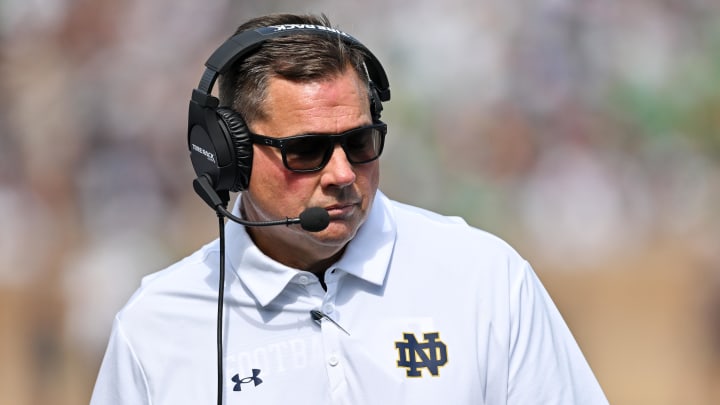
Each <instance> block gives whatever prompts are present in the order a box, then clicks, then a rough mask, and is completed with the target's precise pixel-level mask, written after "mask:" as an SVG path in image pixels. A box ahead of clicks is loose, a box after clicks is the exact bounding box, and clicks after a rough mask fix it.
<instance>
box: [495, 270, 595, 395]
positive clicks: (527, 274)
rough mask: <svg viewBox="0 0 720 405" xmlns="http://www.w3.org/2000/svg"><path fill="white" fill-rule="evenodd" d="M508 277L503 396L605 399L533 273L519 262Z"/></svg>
mask: <svg viewBox="0 0 720 405" xmlns="http://www.w3.org/2000/svg"><path fill="white" fill-rule="evenodd" d="M512 277H513V278H514V280H510V282H511V283H510V297H511V299H510V317H511V327H510V328H511V330H510V352H509V355H510V357H509V369H508V374H509V375H508V401H507V403H508V404H510V405H521V404H532V403H534V404H568V405H569V404H586V405H593V404H607V403H608V401H607V399H606V398H605V395H604V394H603V392H602V389H601V388H600V385H599V383H598V382H597V380H596V378H595V376H594V375H593V372H592V370H591V369H590V366H589V365H588V363H587V361H586V360H585V357H584V356H583V354H582V352H581V351H580V348H579V346H578V344H577V342H576V341H575V339H574V337H573V336H572V333H571V332H570V330H569V328H568V326H567V324H566V323H565V321H564V320H563V318H562V316H561V314H560V312H559V311H558V309H557V307H556V306H555V304H554V303H553V301H552V300H551V298H550V296H549V294H548V293H547V291H546V290H545V288H544V287H543V285H542V284H541V282H540V280H539V279H538V277H537V275H536V274H535V272H534V271H533V269H532V268H531V267H530V265H529V264H528V263H527V262H525V263H524V267H523V269H522V271H521V272H519V273H518V274H514V275H513V276H512Z"/></svg>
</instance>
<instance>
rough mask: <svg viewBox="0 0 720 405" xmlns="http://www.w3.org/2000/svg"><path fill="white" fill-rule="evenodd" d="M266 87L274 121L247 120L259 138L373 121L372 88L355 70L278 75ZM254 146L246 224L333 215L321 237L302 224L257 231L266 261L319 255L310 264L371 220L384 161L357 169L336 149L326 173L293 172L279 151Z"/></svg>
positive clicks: (253, 231) (318, 131)
mask: <svg viewBox="0 0 720 405" xmlns="http://www.w3.org/2000/svg"><path fill="white" fill-rule="evenodd" d="M268 90H269V91H268V97H267V102H266V103H265V111H266V112H267V117H268V118H267V119H263V120H258V121H256V122H252V123H249V126H250V129H251V131H252V132H254V133H257V134H262V135H266V136H270V137H277V138H284V137H288V136H293V135H301V134H328V135H329V134H337V133H341V132H344V131H347V130H350V129H353V128H357V127H360V126H363V125H368V124H371V123H372V118H371V115H370V107H369V103H368V97H367V90H366V87H365V85H364V84H363V83H362V81H361V80H360V79H359V78H358V76H357V74H356V73H355V72H354V71H353V70H352V69H347V70H346V71H345V72H344V73H343V74H340V75H338V76H334V77H332V78H329V79H328V78H326V79H323V80H322V81H317V82H310V83H295V82H291V81H287V80H284V79H279V78H272V79H270V82H269V87H268ZM253 148H254V149H253V153H254V155H253V166H252V172H251V177H250V184H249V187H248V189H247V190H246V191H245V192H244V193H243V194H242V199H243V200H242V202H243V204H242V206H243V209H244V215H245V216H246V217H247V219H250V220H256V221H260V220H271V219H283V218H285V217H296V216H298V215H299V214H300V213H301V212H302V211H303V210H305V209H306V208H309V207H314V206H318V207H322V208H324V209H326V210H327V212H328V213H329V214H330V224H329V226H328V227H327V228H326V229H325V230H323V231H321V232H317V233H311V232H307V231H304V230H302V228H300V227H299V226H289V227H282V226H278V227H271V228H270V227H269V228H254V229H251V230H250V232H251V235H252V236H253V239H254V240H255V243H256V244H257V245H258V246H259V247H260V248H261V249H262V250H263V251H264V252H265V253H266V254H268V256H270V257H273V258H275V259H276V260H279V261H281V262H283V261H284V262H286V264H293V263H288V260H280V259H281V258H282V257H283V255H288V254H296V255H301V254H306V255H307V254H308V253H309V254H311V255H318V257H317V258H308V260H309V261H312V260H315V259H322V258H327V257H328V256H329V255H333V254H336V253H338V252H339V251H340V250H341V249H342V248H343V247H344V246H345V244H346V243H347V242H349V241H350V240H351V239H352V238H353V237H354V236H355V233H356V232H357V230H358V228H359V227H360V225H361V224H362V223H363V222H364V221H365V219H366V218H367V215H368V212H369V210H370V207H371V205H372V201H373V198H374V196H375V192H376V190H377V187H378V182H379V163H378V161H377V160H375V161H373V162H369V163H364V164H355V165H354V164H351V163H349V162H348V160H347V156H346V155H345V152H344V151H343V149H342V147H341V146H340V145H339V144H336V145H335V147H334V151H333V154H332V156H331V158H330V161H329V162H328V163H327V165H326V166H325V167H324V168H323V169H321V170H320V171H317V172H312V173H295V172H292V171H290V170H288V169H287V168H285V166H284V165H283V162H282V157H281V154H280V150H279V149H278V148H273V147H269V146H264V145H258V144H255V145H254V146H253ZM282 249H292V252H283V251H282ZM290 261H291V262H292V260H290ZM301 261H302V260H301Z"/></svg>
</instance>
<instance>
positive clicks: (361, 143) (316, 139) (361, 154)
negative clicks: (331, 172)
mask: <svg viewBox="0 0 720 405" xmlns="http://www.w3.org/2000/svg"><path fill="white" fill-rule="evenodd" d="M386 134H387V125H386V124H385V123H384V122H382V121H376V122H375V123H374V124H372V125H367V126H362V127H358V128H354V129H351V130H349V131H345V132H343V133H341V134H336V135H315V134H307V135H295V136H289V137H287V138H271V137H268V136H265V135H258V134H253V133H251V134H250V140H251V141H252V142H253V143H256V144H260V145H266V146H272V147H275V148H279V149H280V152H281V153H282V160H283V164H284V165H285V167H286V168H287V169H288V170H290V171H293V172H296V173H309V172H316V171H318V170H322V168H323V167H325V165H326V164H327V163H328V162H329V161H330V157H331V156H332V154H333V150H334V149H335V144H337V143H339V144H340V146H342V148H343V150H344V151H345V155H346V156H347V159H348V162H350V163H352V164H361V163H368V162H372V161H373V160H375V159H377V158H379V157H380V154H381V153H382V150H383V146H384V145H385V135H386Z"/></svg>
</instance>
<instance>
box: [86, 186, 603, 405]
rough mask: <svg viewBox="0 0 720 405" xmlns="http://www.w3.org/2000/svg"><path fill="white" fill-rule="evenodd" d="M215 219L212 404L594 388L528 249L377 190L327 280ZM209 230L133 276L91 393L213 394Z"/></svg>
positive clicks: (597, 391)
mask: <svg viewBox="0 0 720 405" xmlns="http://www.w3.org/2000/svg"><path fill="white" fill-rule="evenodd" d="M235 212H236V213H237V207H235ZM226 232H227V241H226V247H227V254H226V257H227V260H226V266H227V278H226V291H225V293H226V301H225V302H226V304H225V322H224V331H225V339H224V342H225V348H224V376H225V379H224V396H225V402H224V403H225V404H228V405H230V404H283V405H285V404H293V405H299V404H308V405H323V404H438V403H446V404H453V405H460V404H517V405H528V404H583V405H587V404H606V403H607V400H606V399H605V396H604V395H603V393H602V390H601V388H600V387H599V385H598V383H597V381H596V379H595V377H594V376H593V374H592V372H591V370H590V368H589V367H588V364H587V362H586V361H585V359H584V357H583V355H582V353H581V352H580V350H579V348H578V346H577V344H576V343H575V340H574V339H573V337H572V335H571V333H570V331H569V330H568V328H567V326H566V325H565V322H564V321H563V319H562V318H561V316H560V314H559V312H558V311H557V309H556V307H555V306H554V304H553V303H552V301H551V299H550V297H549V296H548V294H547V293H546V291H545V289H544V288H543V286H542V285H541V284H540V281H539V280H538V278H537V277H536V275H535V274H534V272H533V270H532V269H531V267H530V265H529V264H528V263H527V262H526V261H525V260H523V259H522V258H521V257H520V256H519V255H518V254H517V253H516V252H515V251H514V250H513V249H512V248H511V247H509V246H508V245H507V244H506V243H504V242H503V241H501V240H499V239H498V238H496V237H494V236H492V235H490V234H488V233H486V232H483V231H480V230H477V229H475V228H472V227H470V226H468V225H467V224H465V223H464V222H463V221H462V220H459V219H457V218H449V217H442V216H440V215H437V214H434V213H431V212H428V211H425V210H422V209H419V208H415V207H411V206H407V205H403V204H400V203H397V202H394V201H391V200H389V199H388V198H387V197H385V196H384V195H383V194H382V193H380V192H378V195H377V197H376V199H375V201H374V205H373V208H372V210H371V213H370V215H369V216H368V219H367V221H366V223H365V224H364V225H363V226H362V227H361V228H360V229H359V231H358V233H357V236H356V237H355V239H354V240H353V241H352V242H351V243H350V244H349V245H348V247H347V249H346V252H345V254H344V256H343V257H342V258H341V259H340V260H339V261H338V262H337V263H335V264H334V265H333V266H331V267H330V269H329V270H328V271H327V272H326V274H325V282H326V284H327V292H326V291H325V290H324V289H323V288H322V287H321V285H320V283H319V281H318V279H317V277H316V276H315V275H313V274H312V273H308V272H305V271H299V270H296V269H292V268H289V267H287V266H284V265H282V264H280V263H277V262H275V261H273V260H271V259H270V258H268V257H267V256H265V255H264V254H263V253H262V252H260V251H259V250H258V249H257V247H255V245H254V244H253V243H252V241H251V240H250V238H249V236H248V234H247V233H246V231H245V229H244V227H242V226H240V225H237V224H235V223H232V222H230V223H228V224H227V225H226ZM218 246H219V245H218V242H217V241H214V242H212V243H210V244H208V245H206V246H204V247H202V248H201V249H200V250H198V251H197V252H195V253H194V254H193V255H191V256H189V257H187V258H185V259H184V260H182V261H180V262H179V263H176V264H175V265H173V266H171V267H169V268H167V269H165V270H163V271H160V272H158V273H155V274H153V275H150V276H148V277H146V278H145V279H144V280H143V283H142V286H141V287H140V288H139V290H138V291H137V292H136V293H135V294H134V296H133V297H132V298H131V299H130V301H129V302H128V303H127V304H126V306H125V307H124V308H123V309H122V310H121V311H120V312H119V313H118V315H117V317H116V319H115V322H114V325H113V330H112V335H111V338H110V343H109V345H108V349H107V352H106V355H105V359H104V360H103V364H102V367H101V370H100V374H99V376H98V380H97V383H96V386H95V390H94V392H93V397H92V400H91V405H115V404H124V405H142V404H147V405H198V404H211V403H215V398H216V387H217V382H216V376H217V373H216V367H217V365H216V348H215V333H216V329H215V323H216V307H217V301H216V300H217V284H218ZM313 309H317V310H320V311H322V312H323V313H324V314H325V315H327V316H328V317H329V318H332V320H334V321H335V322H337V325H335V324H333V323H332V322H330V321H328V320H322V321H321V322H320V323H321V325H318V323H316V322H315V321H314V320H313V319H312V317H311V315H310V311H311V310H313Z"/></svg>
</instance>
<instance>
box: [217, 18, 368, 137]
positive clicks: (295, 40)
mask: <svg viewBox="0 0 720 405" xmlns="http://www.w3.org/2000/svg"><path fill="white" fill-rule="evenodd" d="M281 24H313V25H322V26H326V27H332V25H331V23H330V20H329V19H328V18H327V16H325V15H324V14H322V15H320V16H316V15H310V14H308V15H296V14H271V15H266V16H263V17H258V18H254V19H252V20H249V21H248V22H246V23H244V24H242V25H241V26H240V27H238V29H237V30H236V32H235V34H233V35H237V34H239V33H241V32H243V31H247V30H251V29H256V28H260V27H267V26H271V25H281ZM333 28H334V27H333ZM364 60H365V55H364V52H363V51H362V50H361V49H359V48H356V47H352V46H350V45H349V44H347V43H345V42H343V41H342V40H341V39H340V38H339V37H338V38H331V37H325V36H317V35H312V34H297V35H291V36H286V37H279V38H273V39H269V40H267V41H266V42H264V43H263V45H262V46H261V47H259V48H258V50H256V51H254V52H253V53H252V54H250V55H248V56H247V57H245V58H243V59H241V60H238V61H237V62H235V63H234V64H233V65H232V66H231V67H230V68H229V69H228V70H227V71H226V72H225V73H223V75H222V76H221V77H220V79H219V98H220V102H221V104H222V105H223V106H227V107H230V108H232V109H233V110H235V111H237V112H238V113H240V115H241V116H242V117H243V118H244V119H245V121H246V122H247V123H251V122H253V121H254V120H257V119H264V118H266V117H267V116H266V111H265V110H264V108H263V107H264V102H265V99H266V97H267V88H268V83H269V80H270V78H273V77H279V78H282V79H286V80H291V81H295V82H308V81H315V80H318V79H322V78H325V77H332V76H334V75H339V74H341V73H343V72H344V71H345V70H346V69H347V68H348V67H350V68H352V69H353V70H355V72H356V73H357V74H358V77H359V78H360V80H362V81H364V82H365V84H366V87H367V86H368V76H367V72H366V70H365V65H364Z"/></svg>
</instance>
